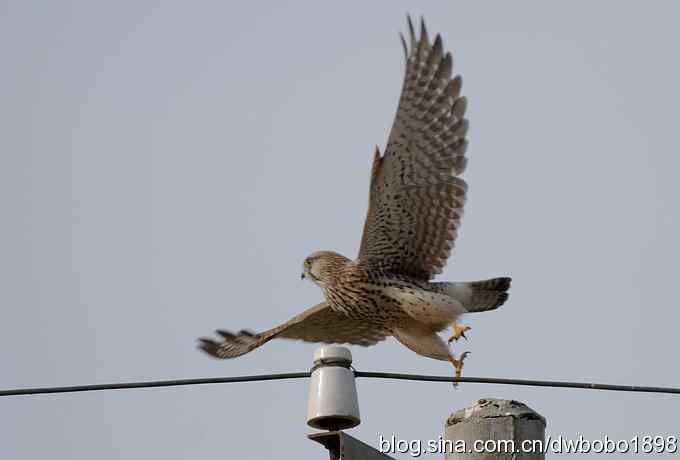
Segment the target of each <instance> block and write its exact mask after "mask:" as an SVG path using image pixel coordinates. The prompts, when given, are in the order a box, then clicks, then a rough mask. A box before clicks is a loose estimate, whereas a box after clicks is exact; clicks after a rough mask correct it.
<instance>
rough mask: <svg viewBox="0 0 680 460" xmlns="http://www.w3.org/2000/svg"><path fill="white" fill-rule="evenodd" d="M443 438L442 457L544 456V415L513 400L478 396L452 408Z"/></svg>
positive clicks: (506, 459) (523, 459)
mask: <svg viewBox="0 0 680 460" xmlns="http://www.w3.org/2000/svg"><path fill="white" fill-rule="evenodd" d="M444 438H445V441H446V443H445V444H446V446H445V447H446V451H447V452H446V454H445V456H444V458H445V459H446V460H482V459H489V458H493V459H494V460H544V459H545V453H544V451H543V450H542V448H543V443H544V442H545V419H544V418H543V417H542V416H541V415H540V414H538V413H537V412H536V411H534V410H532V409H531V408H530V407H528V406H526V405H525V404H522V403H521V402H517V401H510V400H506V399H480V400H479V401H478V402H477V404H475V405H474V406H472V407H469V408H467V409H461V410H459V411H457V412H454V413H453V414H452V415H451V416H450V417H449V418H448V419H447V420H446V426H445V433H444ZM463 446H464V450H465V451H463Z"/></svg>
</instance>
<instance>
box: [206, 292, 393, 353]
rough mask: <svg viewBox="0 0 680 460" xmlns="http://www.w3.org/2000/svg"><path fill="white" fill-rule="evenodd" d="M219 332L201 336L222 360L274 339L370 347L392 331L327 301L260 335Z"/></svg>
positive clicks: (243, 331)
mask: <svg viewBox="0 0 680 460" xmlns="http://www.w3.org/2000/svg"><path fill="white" fill-rule="evenodd" d="M216 332H217V334H219V335H220V336H221V337H222V339H221V340H213V339H208V338H200V339H198V340H199V345H198V346H199V348H201V349H202V350H203V351H205V352H206V353H208V354H209V355H211V356H214V357H215V358H220V359H227V358H236V357H237V356H241V355H243V354H246V353H248V352H249V351H252V350H254V349H255V348H257V347H259V346H261V345H264V344H265V343H267V342H269V341H270V340H272V339H274V338H282V339H297V340H304V341H305V342H324V343H351V344H353V345H362V346H369V345H374V344H375V343H377V342H380V341H381V340H384V339H385V337H386V336H388V335H389V334H390V333H391V332H390V331H388V330H386V329H382V328H378V326H376V325H373V324H370V323H369V322H367V321H360V320H355V319H351V318H348V317H347V316H345V315H343V314H342V313H339V312H336V311H334V310H333V309H331V308H330V307H329V306H328V304H326V302H323V303H320V304H318V305H316V306H314V307H312V308H310V309H308V310H306V311H304V312H302V313H300V314H299V315H297V316H295V317H293V318H291V319H290V320H289V321H287V322H285V323H283V324H281V325H280V326H277V327H275V328H273V329H269V330H268V331H265V332H261V333H259V334H255V333H253V332H250V331H246V330H242V331H240V332H239V333H237V334H234V333H231V332H229V331H224V330H221V329H220V330H217V331H216Z"/></svg>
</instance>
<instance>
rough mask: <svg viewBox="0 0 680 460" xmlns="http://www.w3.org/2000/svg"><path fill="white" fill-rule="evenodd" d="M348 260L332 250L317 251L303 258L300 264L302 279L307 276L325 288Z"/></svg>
mask: <svg viewBox="0 0 680 460" xmlns="http://www.w3.org/2000/svg"><path fill="white" fill-rule="evenodd" d="M349 262H350V260H349V259H348V258H347V257H345V256H343V255H340V254H338V253H337V252H333V251H317V252H314V253H312V254H311V255H309V256H308V257H307V258H305V261H304V263H303V264H302V279H305V278H309V279H310V280H312V281H313V282H314V283H315V284H317V285H318V286H320V287H322V288H325V287H327V286H328V284H329V283H330V282H331V280H332V279H333V278H334V277H335V276H336V274H337V273H338V271H339V270H341V269H342V268H343V267H344V266H345V265H347V263H349Z"/></svg>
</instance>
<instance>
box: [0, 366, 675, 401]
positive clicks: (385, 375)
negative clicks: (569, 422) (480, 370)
mask: <svg viewBox="0 0 680 460" xmlns="http://www.w3.org/2000/svg"><path fill="white" fill-rule="evenodd" d="M310 375H311V373H310V372H292V373H286V374H263V375H245V376H240V377H213V378H203V379H181V380H158V381H148V382H128V383H104V384H98V385H76V386H66V387H42V388H17V389H12V390H0V396H22V395H36V394H51V393H76V392H82V391H100V390H127V389H133V388H157V387H174V386H183V385H205V384H214V383H239V382H259V381H266V380H287V379H302V378H307V377H309V376H310ZM354 375H355V376H356V377H360V378H375V379H393V380H411V381H416V382H448V383H487V384H494V385H522V386H533V387H551V388H580V389H585V390H608V391H628V392H642V393H662V394H680V388H671V387H651V386H637V385H611V384H607V383H584V382H560V381H549V380H525V379H506V378H490V377H459V378H456V377H442V376H436V375H416V374H393V373H389V372H362V371H354Z"/></svg>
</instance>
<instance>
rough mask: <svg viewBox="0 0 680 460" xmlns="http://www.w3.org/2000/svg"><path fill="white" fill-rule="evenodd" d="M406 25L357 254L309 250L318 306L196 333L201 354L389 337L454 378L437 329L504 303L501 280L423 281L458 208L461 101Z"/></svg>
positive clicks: (440, 53)
mask: <svg viewBox="0 0 680 460" xmlns="http://www.w3.org/2000/svg"><path fill="white" fill-rule="evenodd" d="M408 25H409V40H408V43H407V42H406V40H404V38H403V37H402V41H403V44H404V50H405V53H406V75H405V77H404V84H403V88H402V93H401V97H400V100H399V106H398V109H397V113H396V117H395V120H394V124H393V126H392V130H391V132H390V136H389V139H388V142H387V146H386V149H385V154H384V155H381V154H380V152H379V151H378V150H377V149H376V153H375V156H374V159H373V166H372V173H371V183H370V193H369V207H368V212H367V216H366V223H365V225H364V233H363V238H362V241H361V247H360V251H359V256H358V258H357V259H356V260H354V261H353V260H350V259H348V258H346V257H344V256H342V255H340V254H337V253H335V252H331V251H320V252H316V253H314V254H312V255H310V256H309V257H307V258H306V259H305V261H304V267H303V277H307V278H309V279H311V280H312V281H313V282H314V283H316V284H317V285H318V286H319V287H320V288H321V289H322V290H323V292H324V295H325V298H326V300H325V302H322V303H320V304H318V305H316V306H314V307H312V308H310V309H308V310H307V311H305V312H303V313H301V314H299V315H297V316H295V317H294V318H292V319H291V320H290V321H288V322H286V323H284V324H282V325H280V326H277V327H275V328H273V329H270V330H268V331H265V332H262V333H259V334H255V333H252V332H248V331H241V332H239V333H237V334H233V333H231V332H228V331H223V330H218V331H217V333H218V334H219V335H220V340H214V339H209V338H202V339H200V344H199V346H200V348H202V349H203V350H204V351H206V352H207V353H209V354H210V355H212V356H214V357H217V358H233V357H236V356H240V355H242V354H244V353H247V352H249V351H251V350H253V349H255V348H257V347H259V346H261V345H263V344H264V343H266V342H268V341H269V340H271V339H273V338H287V339H299V340H305V341H309V342H326V343H350V344H356V345H363V346H367V345H373V344H375V343H377V342H378V341H381V340H383V339H384V338H385V337H387V336H390V335H391V336H394V337H395V338H397V340H399V341H400V342H401V343H402V344H404V345H405V346H407V347H408V348H410V349H412V350H414V351H415V352H417V353H419V354H421V355H423V356H428V357H431V358H435V359H441V360H449V361H451V362H452V363H453V364H454V366H455V367H456V373H457V375H460V370H461V368H462V365H463V358H464V356H465V355H463V356H462V357H460V358H456V357H455V356H454V355H453V354H452V353H451V351H450V350H449V349H448V347H447V346H446V344H445V343H444V342H443V341H442V340H441V339H440V338H439V336H438V335H437V333H438V332H440V331H442V330H444V329H445V328H447V327H449V326H453V328H454V335H453V337H452V339H456V340H457V339H458V338H460V337H465V331H467V330H468V329H469V328H468V327H467V326H460V325H458V324H457V320H458V318H459V317H460V315H462V314H464V313H470V312H480V311H487V310H493V309H496V308H498V307H499V306H500V305H502V304H503V303H504V302H505V301H506V300H507V298H508V294H507V290H508V289H509V287H510V278H495V279H491V280H486V281H476V282H469V283H465V282H455V283H454V282H431V281H430V280H431V279H432V278H433V277H434V276H435V275H436V274H438V273H441V271H442V269H443V268H444V266H445V264H446V261H447V259H448V257H449V255H450V253H451V250H452V248H453V243H454V240H455V238H456V235H457V231H458V227H459V225H460V219H461V216H462V213H463V205H464V203H465V195H466V191H467V185H466V183H465V181H464V180H463V179H461V178H460V177H458V176H459V175H460V174H462V173H463V171H464V170H465V167H466V164H467V158H466V156H465V152H466V149H467V141H466V139H465V135H466V133H467V129H468V122H467V120H466V119H465V118H464V115H465V109H466V106H467V102H466V99H465V98H464V97H462V96H461V95H460V92H461V87H462V79H461V77H460V76H452V69H453V60H452V58H451V55H450V54H449V53H445V52H444V50H443V45H442V40H441V37H440V36H439V35H437V36H436V37H435V39H434V41H433V42H432V43H430V40H429V38H428V34H427V30H426V28H425V24H424V23H423V22H421V31H420V37H419V38H416V34H415V32H414V30H413V25H412V23H411V20H410V18H409V19H408Z"/></svg>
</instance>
